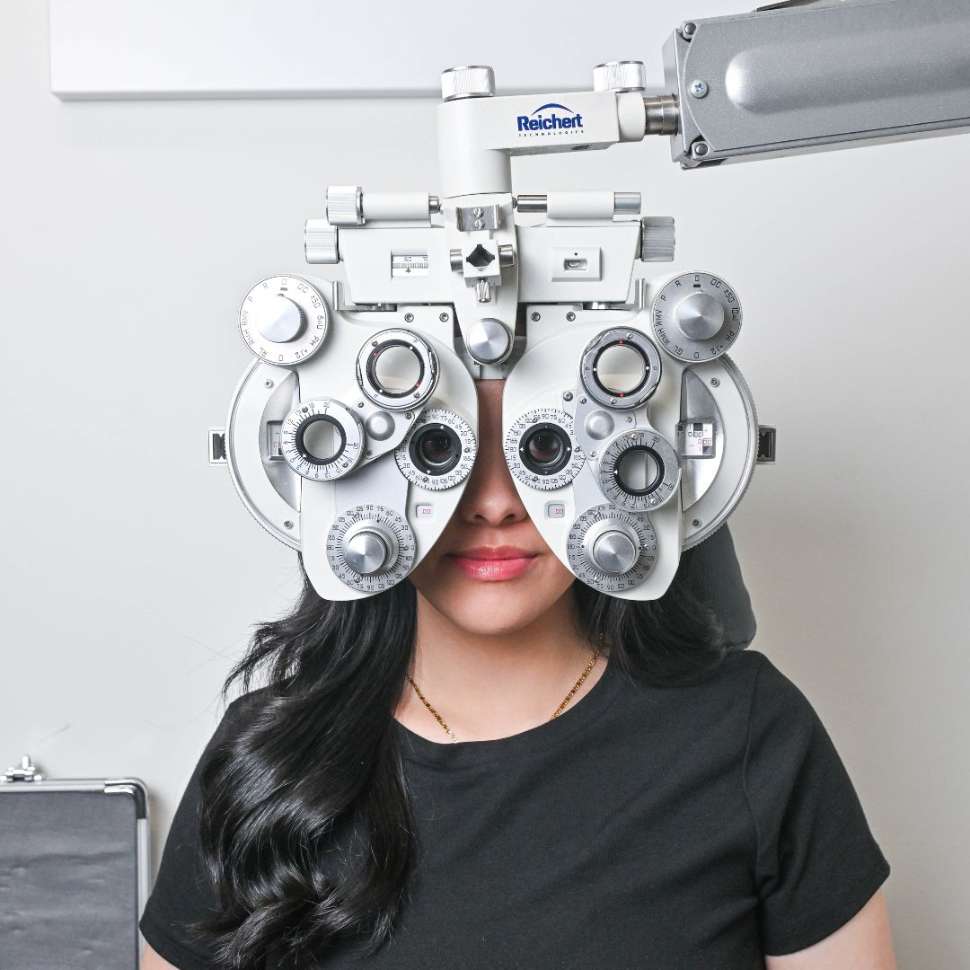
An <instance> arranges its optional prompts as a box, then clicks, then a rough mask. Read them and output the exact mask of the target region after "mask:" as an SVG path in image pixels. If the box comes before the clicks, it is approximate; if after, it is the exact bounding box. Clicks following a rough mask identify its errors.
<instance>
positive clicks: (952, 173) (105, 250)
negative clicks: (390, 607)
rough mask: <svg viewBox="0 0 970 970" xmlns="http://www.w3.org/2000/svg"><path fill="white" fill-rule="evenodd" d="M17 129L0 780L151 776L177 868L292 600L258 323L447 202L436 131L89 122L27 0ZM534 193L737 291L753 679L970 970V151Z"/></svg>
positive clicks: (908, 961)
mask: <svg viewBox="0 0 970 970" xmlns="http://www.w3.org/2000/svg"><path fill="white" fill-rule="evenodd" d="M723 9H724V12H729V11H731V10H732V9H734V10H737V9H739V5H738V4H734V3H730V4H729V3H728V0H725V3H724V7H723ZM694 12H695V11H693V10H691V9H690V6H689V4H687V3H686V2H685V4H684V8H683V15H685V16H686V15H688V14H691V13H694ZM705 12H711V11H710V10H705ZM677 19H682V18H681V17H677V18H673V19H671V21H670V22H669V23H666V24H664V25H663V30H662V31H658V32H657V33H656V34H653V33H648V32H645V33H644V35H643V36H645V37H650V41H649V42H645V44H644V47H645V51H644V53H645V55H647V56H652V54H653V53H654V52H656V50H658V49H659V44H660V41H661V40H662V38H663V37H664V36H666V33H667V31H668V29H669V28H670V27H672V26H673V25H674V23H675V22H676V20H677ZM607 54H608V55H609V54H612V52H607ZM447 60H448V58H447V57H445V58H444V59H443V63H442V66H446V65H445V63H444V62H445V61H447ZM0 126H2V127H0V138H2V142H0V145H2V147H0V220H2V223H0V285H2V291H0V292H2V300H0V307H2V315H3V319H2V321H0V353H2V360H3V362H4V365H5V366H4V373H3V379H2V381H0V408H2V414H3V416H4V431H5V434H4V443H3V457H2V459H0V461H2V468H3V471H2V476H0V529H2V537H3V548H4V552H5V555H4V556H3V557H2V562H0V597H2V624H3V626H2V630H3V632H2V652H3V653H2V656H3V660H2V667H0V676H2V684H0V698H2V699H0V739H2V742H3V744H2V749H3V750H2V751H0V758H2V759H5V764H6V763H7V762H12V761H13V760H15V759H16V758H17V757H19V755H20V754H21V753H22V752H24V751H28V750H29V751H30V753H31V754H32V755H34V756H35V757H36V758H37V759H38V760H39V761H40V762H42V763H43V765H44V766H45V767H46V769H47V770H48V772H50V773H51V774H53V775H59V776H73V777H77V776H83V775H111V774H135V775H139V776H141V777H142V778H143V779H144V780H145V781H146V782H147V783H148V784H149V785H150V787H151V790H152V792H153V794H154V803H153V808H154V811H155V826H156V830H157V831H156V835H157V836H158V837H160V836H161V835H162V833H163V832H164V830H165V828H166V826H167V823H168V820H169V818H170V816H171V813H172V811H173V810H174V806H175V803H176V801H177V799H178V797H179V795H180V793H181V790H182V787H183V786H184V784H185V781H186V780H187V777H188V774H189V772H190V770H191V768H192V766H193V764H194V762H195V760H196V758H197V756H198V754H199V751H200V750H201V747H202V745H203V744H204V742H205V740H206V739H207V738H208V736H209V735H210V733H211V731H212V729H213V726H214V724H215V722H216V719H217V717H218V713H219V704H218V701H217V689H218V686H219V684H220V681H221V678H222V677H223V675H224V674H225V672H226V671H227V669H228V667H229V665H230V663H231V662H232V660H233V659H234V658H235V657H236V656H238V654H239V652H240V651H241V649H242V648H243V646H244V644H245V642H246V639H247V637H248V635H249V632H250V627H251V624H252V623H254V622H256V621H257V620H259V619H264V618H268V617H270V616H273V615H275V614H276V613H277V612H279V611H282V610H283V609H285V608H286V607H287V605H288V604H289V602H290V601H291V598H292V597H293V595H294V594H295V592H296V589H297V565H296V560H295V556H294V554H293V553H292V552H291V551H289V550H288V549H286V548H284V547H283V546H281V545H278V544H277V543H275V542H274V541H273V540H272V539H270V538H269V537H268V536H267V535H265V534H264V533H263V532H262V530H260V529H259V528H258V527H257V526H256V525H255V524H254V523H253V522H252V520H251V519H250V517H249V515H248V513H247V512H246V511H245V510H244V508H243V507H242V505H241V504H240V502H239V501H238V499H237V498H236V495H235V493H234V491H233V489H232V486H231V483H230V481H229V477H228V475H227V474H226V472H225V470H224V469H218V468H211V467H209V466H208V465H207V463H206V457H205V430H206V428H207V426H209V425H210V424H222V423H223V419H224V415H225V411H226V408H227V406H228V402H229V396H230V393H231V391H232V388H233V387H234V385H235V382H236V380H237V378H238V376H239V374H240V373H241V371H242V369H243V367H244V366H245V365H246V364H247V362H248V360H249V357H248V354H247V352H246V350H245V348H244V345H243V343H242V341H241V340H240V338H239V335H238V333H237V331H236V329H235V313H236V309H237V307H238V303H239V301H240V299H241V297H242V295H243V293H244V292H245V290H246V289H247V288H248V287H249V285H251V284H252V283H253V282H254V281H256V280H257V279H259V278H261V277H263V276H265V275H268V274H270V273H274V272H285V271H297V272H299V271H300V269H301V267H302V266H303V261H302V225H303V220H304V218H306V217H308V216H313V215H319V214H320V212H321V207H322V193H323V191H324V187H325V186H326V185H327V184H328V183H360V184H363V185H364V186H365V187H374V188H382V189H387V190H394V189H427V190H431V191H433V190H435V189H436V187H437V185H436V181H435V171H436V164H435V158H434V153H433V147H432V146H433V144H434V105H433V103H432V102H419V101H397V102H393V103H390V104H380V103H372V102H351V103H340V102H333V103H326V102H319V101H312V100H305V101H296V102H284V101H263V102H244V101H227V102H215V103H207V102H201V101H198V102H186V103H177V102H156V103H148V104H145V103H75V104H63V103H60V102H59V101H57V100H56V99H55V98H53V97H52V96H51V95H50V93H49V90H48V76H47V27H46V18H45V11H44V5H43V4H40V3H37V2H35V0H7V2H6V3H5V4H4V5H3V7H2V9H0ZM517 165H518V167H517V173H518V185H517V187H518V189H519V190H521V191H532V192H539V191H545V190H547V189H553V188H566V187H573V186H576V185H584V186H588V187H590V188H593V187H599V188H616V189H622V190H639V191H641V192H642V193H643V194H644V200H645V211H647V212H653V213H656V214H670V215H674V216H676V217H677V218H678V236H679V241H680V250H679V258H678V263H677V266H678V267H682V268H684V269H688V268H703V269H710V270H711V271H714V272H718V273H720V274H723V275H724V276H725V277H726V278H727V279H728V280H730V281H731V283H732V284H733V285H734V286H736V287H737V288H738V291H739V293H740V295H741V297H742V300H743V302H744V307H745V332H744V334H743V336H742V339H741V342H740V343H739V345H738V346H737V348H736V353H735V354H734V357H735V359H736V360H737V361H738V363H739V364H740V365H741V367H742V369H743V371H744V373H745V375H746V377H747V378H748V380H749V382H750V384H751V386H752V388H753V391H754V393H755V396H756V400H757V402H758V405H759V412H760V416H761V419H762V420H763V421H764V422H765V423H771V424H777V425H778V427H779V429H780V432H779V434H780V437H779V461H778V464H777V466H776V467H774V468H771V467H767V468H765V467H763V468H760V469H759V470H758V472H757V474H756V477H755V481H754V483H753V485H752V487H751V489H750V491H749V492H748V495H747V496H746V498H745V500H744V502H743V503H742V505H741V507H740V508H739V510H738V512H737V513H736V514H735V516H734V517H733V519H732V527H733V530H734V534H735V537H736V541H737V544H738V548H739V550H740V552H741V554H742V557H743V564H744V568H745V573H746V576H747V579H748V582H749V585H750V588H751V591H752V595H753V599H754V602H755V606H756V610H757V613H758V617H759V621H760V632H759V636H758V639H757V641H756V645H757V646H758V647H759V648H760V649H761V650H763V651H765V652H766V653H768V654H769V655H770V656H771V657H772V658H773V659H774V660H775V661H776V662H777V663H778V664H779V665H780V666H781V668H782V669H783V670H784V671H786V672H787V673H788V674H789V675H790V676H791V677H792V678H793V679H794V680H795V681H796V682H797V683H798V684H799V685H800V686H801V687H802V688H803V689H804V691H805V692H806V693H807V695H808V696H809V698H810V699H811V700H812V701H813V703H814V704H815V706H816V708H817V709H818V711H819V712H820V714H821V716H822V718H823V720H824V721H825V723H826V724H827V726H828V728H829V730H830V732H831V734H832V736H833V738H834V739H835V742H836V744H837V746H838V748H839V750H840V752H841V754H842V756H843V758H844V760H845V761H846V763H847V765H848V767H849V771H850V773H851V775H852V777H853V780H854V781H855V784H856V787H857V788H858V790H859V793H860V796H861V797H862V801H863V804H864V806H865V808H866V811H867V814H868V816H869V819H870V822H871V824H872V827H873V829H874V831H875V833H876V835H877V838H878V839H879V840H880V842H881V844H882V846H883V848H884V850H885V852H886V855H887V856H888V858H889V860H890V862H891V863H892V865H893V870H894V871H893V875H892V877H891V878H890V880H889V883H888V885H887V892H888V895H889V899H890V905H891V908H892V914H893V919H894V926H895V934H896V937H897V942H898V950H899V955H900V966H904V967H905V966H908V967H956V966H967V965H970V940H968V939H967V936H966V934H965V932H964V931H963V925H964V914H965V913H966V911H967V910H968V909H970V886H968V883H967V880H966V879H965V876H964V873H963V861H964V860H965V859H966V858H967V857H968V850H970V845H968V841H970V840H968V834H967V824H966V819H967V816H968V813H970V797H968V795H970V782H968V773H967V754H966V741H965V736H966V728H967V723H968V717H967V713H966V709H965V704H966V697H967V689H968V687H970V650H968V634H967V628H968V620H970V611H968V596H967V592H968V589H970V567H968V555H967V548H968V546H970V526H968V521H967V516H966V511H965V496H966V493H967V482H968V474H970V467H968V464H970V462H968V455H967V452H968V433H967V414H968V411H970V388H968V382H967V379H966V376H965V373H966V367H965V360H966V358H967V353H968V348H967V340H966V336H967V333H968V322H970V314H968V309H967V308H968V298H967V295H966V290H965V288H966V284H967V277H968V269H970V266H968V256H967V248H966V232H967V226H968V221H970V196H968V193H967V172H968V171H970V136H963V137H951V138H941V139H928V140H924V141H919V142H913V143H908V144H898V145H889V146H883V147H870V148H865V149H859V150H855V151H843V152H833V153H826V154H818V155H813V156H808V157H803V158H795V159H782V160H776V161H771V162H760V163H750V164H746V165H737V166H728V167H723V168H721V169H718V170H714V171H706V172H694V173H684V172H681V171H680V170H679V169H678V168H676V167H675V166H673V165H672V164H671V163H670V162H669V160H668V148H667V143H666V141H665V140H661V139H654V140H653V141H652V142H649V143H646V144H643V145H639V146H621V147H618V148H615V149H613V150H611V151H610V152H607V153H588V154H576V155H573V156H559V157H556V158H554V159H551V160H542V159H526V160H522V161H521V162H520V163H517ZM661 268H662V267H661ZM5 764H4V766H5Z"/></svg>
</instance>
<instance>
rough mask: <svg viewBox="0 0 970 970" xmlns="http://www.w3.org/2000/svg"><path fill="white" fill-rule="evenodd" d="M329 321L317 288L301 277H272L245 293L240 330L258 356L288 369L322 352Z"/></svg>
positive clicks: (324, 302) (240, 312) (323, 301)
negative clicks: (318, 351) (320, 350)
mask: <svg viewBox="0 0 970 970" xmlns="http://www.w3.org/2000/svg"><path fill="white" fill-rule="evenodd" d="M329 319H330V317H329V312H328V310H327V304H326V301H325V300H324V299H323V297H322V296H321V295H320V292H319V291H318V290H317V289H316V287H314V286H311V285H310V284H309V283H308V282H307V281H306V280H304V279H300V277H298V276H273V277H271V278H270V279H268V280H263V281H262V282H260V283H257V284H256V285H255V286H254V287H253V288H252V289H251V290H250V291H249V292H248V293H247V294H246V298H245V299H244V300H243V304H242V307H241V308H240V310H239V329H240V332H241V333H242V337H243V340H245V341H246V344H247V346H248V347H249V349H250V350H251V351H252V352H253V353H254V354H255V355H256V356H257V357H259V358H261V359H262V360H265V361H266V362H267V363H268V364H279V365H281V366H284V367H286V366H289V365H292V364H298V363H300V361H303V360H306V359H307V358H308V357H310V356H312V355H313V354H315V353H316V352H317V350H319V349H320V347H321V346H322V344H323V339H324V337H326V335H327V326H328V323H329Z"/></svg>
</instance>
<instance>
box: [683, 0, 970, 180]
mask: <svg viewBox="0 0 970 970" xmlns="http://www.w3.org/2000/svg"><path fill="white" fill-rule="evenodd" d="M664 67H665V73H666V82H667V88H668V90H670V91H675V92H676V97H677V100H678V102H679V104H680V126H679V127H680V130H679V131H678V133H677V134H676V135H674V136H673V137H672V139H671V154H672V157H673V158H674V160H675V161H679V162H680V163H681V164H682V165H683V166H684V167H686V168H693V167H695V166H698V165H706V164H711V163H716V162H722V161H726V160H730V159H738V158H743V157H747V156H754V155H762V154H766V153H772V154H776V155H777V154H782V155H787V154H802V153H804V152H806V151H811V150H814V149H817V148H821V147H831V146H839V145H840V144H842V143H845V142H855V143H858V142H872V141H895V140H902V139H907V138H914V137H918V136H920V135H922V134H925V133H944V134H945V133H952V129H955V128H961V127H967V126H970V2H968V0H875V2H873V0H851V2H844V3H836V4H831V3H825V2H821V3H815V4H809V5H801V4H799V5H786V4H782V5H775V6H773V7H771V8H770V9H764V10H761V11H756V12H754V13H749V14H740V15H736V16H728V17H713V18H710V19H707V20H695V21H688V22H687V23H685V24H683V25H681V27H680V28H679V29H678V30H677V31H675V32H674V34H673V35H672V36H671V37H670V39H669V40H668V41H667V44H666V45H665V47H664ZM845 147H847V146H845Z"/></svg>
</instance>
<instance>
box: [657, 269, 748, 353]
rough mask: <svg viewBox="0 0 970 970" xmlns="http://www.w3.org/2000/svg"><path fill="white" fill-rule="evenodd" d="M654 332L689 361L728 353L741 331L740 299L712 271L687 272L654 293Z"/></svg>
mask: <svg viewBox="0 0 970 970" xmlns="http://www.w3.org/2000/svg"><path fill="white" fill-rule="evenodd" d="M650 313H651V319H652V321H653V332H654V333H655V334H656V336H657V340H659V341H660V344H661V345H662V346H663V348H664V350H666V351H667V353H668V354H670V355H671V356H672V357H676V358H677V360H683V361H686V362H687V363H694V362H695V361H699V360H713V359H714V358H715V357H720V356H721V354H723V353H726V352H727V351H728V350H729V349H730V347H731V345H732V344H733V343H734V341H735V340H737V339H738V334H739V333H740V332H741V303H740V301H739V300H738V297H737V294H736V293H735V292H734V290H733V289H732V288H731V287H730V286H729V285H728V284H727V283H725V282H724V280H722V279H720V278H719V277H717V276H711V274H710V273H684V274H683V275H682V276H678V277H676V278H675V279H672V280H671V281H670V282H669V283H668V284H667V285H666V286H664V288H663V289H662V290H661V291H660V292H659V293H658V294H657V295H656V297H654V301H653V305H652V307H651V311H650Z"/></svg>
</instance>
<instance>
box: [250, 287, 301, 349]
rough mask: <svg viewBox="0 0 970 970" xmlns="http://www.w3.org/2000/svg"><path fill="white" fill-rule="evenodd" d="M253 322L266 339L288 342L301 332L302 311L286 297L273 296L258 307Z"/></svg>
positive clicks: (282, 342) (275, 342)
mask: <svg viewBox="0 0 970 970" xmlns="http://www.w3.org/2000/svg"><path fill="white" fill-rule="evenodd" d="M255 324H256V329H257V330H258V331H259V332H260V334H262V336H263V337H264V338H265V339H266V340H271V341H272V342H273V343H274V344H285V343H289V342H290V341H291V340H296V338H297V337H299V336H300V334H301V333H302V332H303V326H304V319H303V311H302V310H301V309H300V308H299V307H298V306H297V305H296V304H295V303H294V302H293V301H292V300H291V299H289V298H288V297H285V296H282V295H280V296H275V297H273V298H272V299H271V300H268V301H267V302H266V303H264V304H263V305H262V306H261V307H260V308H259V316H258V318H257V319H256V321H255Z"/></svg>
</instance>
